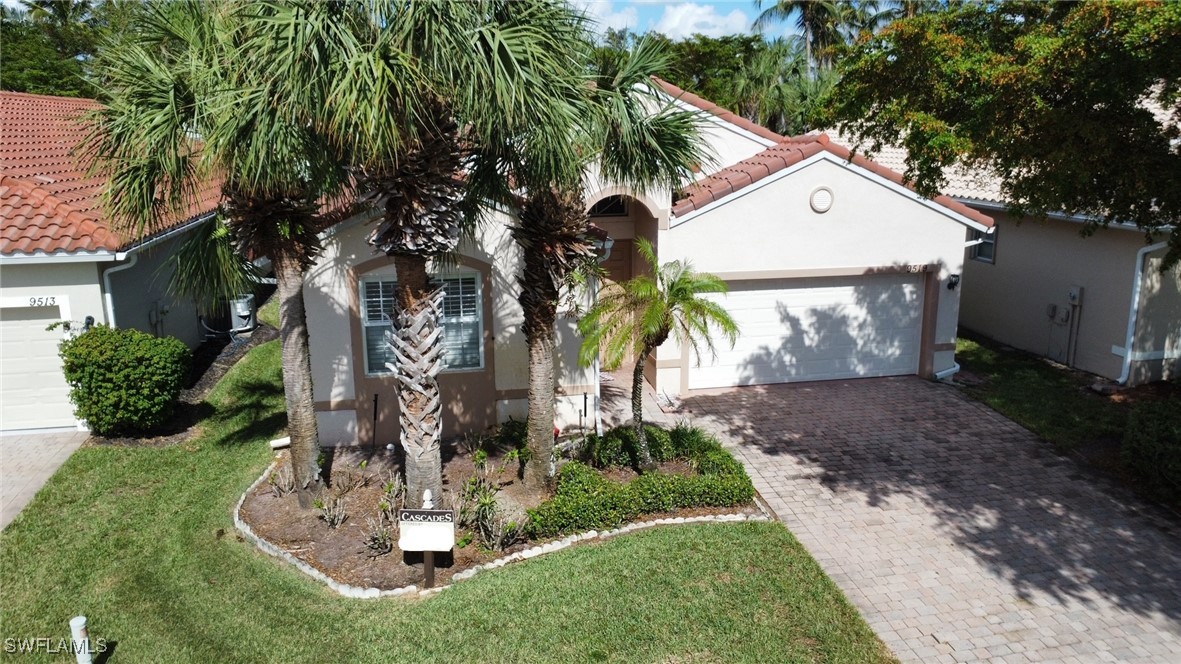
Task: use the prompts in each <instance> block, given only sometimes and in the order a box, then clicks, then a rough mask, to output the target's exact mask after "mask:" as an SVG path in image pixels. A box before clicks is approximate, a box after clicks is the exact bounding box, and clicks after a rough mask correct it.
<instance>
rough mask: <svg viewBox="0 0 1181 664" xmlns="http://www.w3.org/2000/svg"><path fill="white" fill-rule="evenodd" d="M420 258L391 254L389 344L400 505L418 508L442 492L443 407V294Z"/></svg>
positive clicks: (423, 258)
mask: <svg viewBox="0 0 1181 664" xmlns="http://www.w3.org/2000/svg"><path fill="white" fill-rule="evenodd" d="M426 264H427V259H426V257H424V256H414V255H407V254H395V255H394V269H395V270H397V275H398V286H397V289H396V292H395V300H396V303H397V310H396V312H395V314H396V321H395V329H394V333H393V335H391V338H390V342H391V345H392V347H393V351H394V356H395V359H394V362H393V364H392V368H393V370H394V376H395V378H397V380H398V409H399V414H398V424H399V426H400V428H401V441H402V449H404V450H405V451H406V496H407V497H406V501H407V504H408V505H409V506H410V507H421V506H422V497H423V492H424V491H426V490H428V489H429V490H430V492H431V495H432V496H434V498H435V499H436V500H437V499H438V498H439V497H440V496H441V495H442V493H443V462H442V458H441V456H440V450H439V447H440V439H441V437H442V426H443V405H442V403H443V402H442V398H441V396H440V394H439V382H438V380H437V377H438V375H439V372H440V371H442V369H443V343H442V333H443V331H442V329H441V328H440V327H439V314H440V310H441V309H442V306H443V290H442V289H441V288H439V287H438V286H437V285H436V284H433V283H432V282H431V280H430V276H429V275H428V274H427V271H426Z"/></svg>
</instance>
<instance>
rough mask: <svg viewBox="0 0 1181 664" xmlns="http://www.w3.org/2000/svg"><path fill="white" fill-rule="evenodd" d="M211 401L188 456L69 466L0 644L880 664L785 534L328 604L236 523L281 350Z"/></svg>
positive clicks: (30, 548) (149, 452) (107, 458)
mask: <svg viewBox="0 0 1181 664" xmlns="http://www.w3.org/2000/svg"><path fill="white" fill-rule="evenodd" d="M209 401H210V403H211V404H212V405H213V407H214V414H213V415H212V416H211V417H210V418H209V419H208V420H206V421H205V423H204V426H203V433H202V435H201V436H200V437H198V438H196V439H194V440H193V441H192V442H190V443H189V444H186V445H183V446H178V447H171V448H164V449H149V448H143V449H140V448H115V447H94V448H84V449H81V450H79V451H78V452H77V453H76V454H75V455H74V456H73V457H72V458H71V459H70V460H69V461H68V462H67V463H66V464H65V465H64V466H63V467H62V469H61V470H60V471H59V472H58V473H57V475H55V476H54V477H53V479H51V480H50V482H49V483H48V484H47V486H46V487H45V489H44V490H43V491H41V493H39V494H38V495H37V497H36V498H35V499H34V500H33V502H32V504H30V505H29V506H28V508H26V510H25V512H24V513H23V514H22V515H21V516H20V517H18V518H17V520H16V521H14V522H13V523H12V524H11V525H10V526H9V527H8V528H7V529H6V530H5V531H4V532H3V534H0V589H2V591H0V592H2V595H3V600H2V602H0V642H2V641H3V639H6V638H22V637H23V638H32V637H39V636H45V637H54V638H58V637H61V636H62V635H67V634H68V627H67V621H68V620H69V618H70V617H71V616H74V615H77V614H86V615H87V616H88V617H89V618H90V623H91V636H92V638H95V639H98V638H101V639H105V640H107V641H108V643H113V644H114V649H113V656H112V657H111V659H110V661H113V662H120V661H122V662H369V661H415V662H426V661H432V662H433V661H438V662H444V661H445V662H456V661H458V662H465V661H466V662H583V661H606V662H630V661H637V662H825V661H827V662H886V661H893V660H892V658H891V656H890V655H889V653H888V652H887V651H886V649H885V648H884V646H882V644H881V643H880V642H879V641H878V640H877V639H876V637H875V636H874V635H873V633H872V632H871V631H870V629H869V628H868V627H867V626H866V624H865V623H864V621H863V620H862V619H861V618H860V616H859V615H858V614H857V613H856V610H855V609H854V608H852V606H851V605H850V604H849V603H848V602H847V601H846V600H845V599H844V598H843V597H842V596H841V594H840V592H839V591H838V590H837V588H836V587H835V586H834V585H833V584H832V582H831V581H830V580H829V579H828V578H827V577H826V576H824V574H823V572H822V571H821V570H820V568H819V567H818V566H817V564H816V563H815V561H813V560H812V558H811V557H810V556H809V555H808V554H807V552H806V551H804V549H803V548H802V547H801V546H800V544H799V543H798V542H797V541H796V540H795V538H793V537H792V536H791V534H790V533H789V532H788V531H787V530H786V529H785V528H783V527H782V526H781V525H779V524H765V523H744V524H727V525H716V526H714V525H710V526H680V527H669V528H661V529H655V530H651V531H646V532H641V533H637V534H633V535H628V536H625V537H621V538H618V539H613V540H608V541H606V542H602V543H596V544H589V545H584V546H577V547H573V548H571V549H568V550H566V551H563V552H559V553H557V554H552V555H549V556H544V557H542V558H539V559H535V560H531V561H528V562H525V563H521V564H515V565H510V566H508V567H506V568H504V569H500V570H496V571H493V572H486V573H483V574H480V575H478V576H477V577H475V578H474V579H472V580H469V581H466V582H462V583H460V584H458V585H456V586H455V587H454V588H452V589H450V590H448V591H446V592H444V593H442V594H441V595H438V596H435V597H432V598H430V599H425V600H422V599H412V600H404V599H399V598H392V599H388V600H371V601H358V600H347V599H344V598H341V597H338V596H336V595H334V594H332V593H330V592H329V591H328V590H327V589H326V588H324V587H322V586H320V585H319V584H317V583H315V582H313V581H312V580H310V579H308V578H307V577H305V576H304V575H303V574H301V573H300V572H298V571H296V570H294V569H292V568H291V567H289V566H285V565H283V564H281V563H279V562H278V561H276V560H274V559H273V558H270V557H268V556H266V555H264V554H262V553H260V552H258V551H257V550H256V549H255V548H253V547H252V546H250V545H249V544H247V543H245V542H241V541H239V540H238V539H237V537H236V531H235V530H234V529H233V525H232V523H231V516H230V515H231V509H232V507H233V505H234V503H235V502H236V500H237V498H238V496H239V495H240V494H241V492H242V491H243V490H245V488H246V487H247V486H248V485H249V484H250V482H252V481H253V480H254V478H255V477H257V476H258V474H259V473H260V472H262V469H263V468H264V467H265V466H266V464H267V463H268V461H269V458H270V454H269V451H268V448H267V446H266V444H265V441H266V440H267V439H269V438H270V437H272V436H273V435H275V434H276V433H278V432H279V431H280V430H281V429H282V427H283V425H284V422H285V417H284V416H283V412H282V408H283V397H282V390H281V389H280V375H279V347H278V343H277V342H273V343H270V344H266V345H263V346H260V347H258V348H257V349H255V350H253V351H251V353H250V354H249V355H247V356H246V357H245V358H244V359H243V360H242V362H241V363H240V364H239V365H238V366H236V367H235V368H234V369H233V370H232V371H231V372H230V373H229V374H227V376H226V378H225V379H224V380H223V381H222V382H221V384H219V385H218V387H217V388H216V389H215V390H214V392H213V394H211V395H210V399H209ZM42 657H46V656H44V655H43V656H42ZM63 659H64V658H63V657H62V656H60V655H58V656H57V657H56V659H55V661H62V660H63ZM21 661H38V658H35V657H27V656H21Z"/></svg>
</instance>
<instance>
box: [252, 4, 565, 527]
mask: <svg viewBox="0 0 1181 664" xmlns="http://www.w3.org/2000/svg"><path fill="white" fill-rule="evenodd" d="M272 4H273V5H274V6H275V7H276V20H275V21H274V22H273V25H274V26H275V27H274V29H275V30H277V31H278V32H279V33H281V34H282V35H285V37H284V38H282V39H278V40H277V41H278V42H280V43H281V42H282V41H284V40H287V41H293V42H297V43H298V40H300V39H301V38H303V37H302V35H305V34H307V33H308V32H309V31H311V32H317V31H321V30H322V31H324V32H325V33H326V34H328V33H331V31H332V30H334V29H335V27H336V25H337V23H336V22H334V21H332V20H324V19H323V18H321V17H327V18H328V19H330V18H331V16H330V12H331V9H328V8H325V6H323V5H321V4H320V3H316V2H289V3H272ZM366 7H367V13H366V15H365V16H364V17H363V20H362V21H361V22H359V23H354V24H353V26H352V27H351V28H349V29H350V30H352V31H354V32H355V33H356V34H358V35H361V37H360V38H361V40H362V41H363V43H364V46H363V47H362V48H360V49H358V50H355V51H354V50H348V49H341V50H333V49H331V48H329V49H328V50H326V51H319V52H318V51H315V50H311V51H308V50H307V49H305V50H304V51H302V52H306V53H307V55H306V56H303V55H300V53H301V51H293V52H287V51H283V52H278V53H275V54H274V58H275V59H276V62H274V63H273V64H272V65H271V67H272V68H273V69H274V70H275V71H276V72H277V76H278V77H279V78H281V79H283V80H288V81H293V82H297V81H301V80H304V77H303V75H302V74H301V72H303V71H305V70H310V71H318V70H319V69H320V68H323V67H324V64H323V63H326V62H327V63H338V64H330V65H328V66H327V69H328V70H329V71H330V72H335V71H337V70H340V71H342V72H355V73H356V75H355V76H354V77H353V78H349V77H347V76H345V77H336V80H335V82H334V83H333V84H332V85H331V86H330V90H329V91H328V94H327V96H324V97H321V96H318V95H320V94H321V91H319V90H317V89H315V88H312V89H311V93H310V94H309V91H308V89H306V88H304V87H300V86H293V87H291V88H289V89H285V90H284V91H283V94H282V96H283V97H284V98H286V99H289V100H291V102H292V103H293V104H294V105H295V106H297V107H299V108H302V109H306V110H307V112H308V113H309V114H311V115H312V116H313V117H315V122H316V123H317V124H319V125H320V126H323V127H325V129H326V131H329V132H330V133H331V134H332V135H333V136H335V137H337V139H338V140H339V141H340V142H341V144H342V147H343V149H344V151H345V152H346V153H347V154H348V157H349V159H350V160H351V161H352V163H353V164H354V165H355V166H356V167H357V173H358V186H359V187H360V188H361V190H362V191H364V192H366V193H365V195H364V198H365V199H366V200H368V201H370V202H372V203H373V204H376V205H377V206H378V207H379V209H380V210H381V211H382V218H381V220H380V221H379V222H378V224H377V225H376V227H375V229H374V230H373V232H372V233H371V235H370V242H371V243H372V244H373V245H374V246H375V247H377V248H378V249H380V250H382V251H384V252H385V253H386V254H387V255H389V256H391V257H392V258H393V261H394V265H395V270H396V273H397V284H398V285H397V288H396V290H395V311H394V316H393V318H394V326H393V329H392V330H391V334H390V335H388V336H387V338H388V339H389V341H390V344H391V346H392V349H393V351H394V355H395V357H396V358H397V361H396V362H395V363H394V364H393V365H392V366H393V369H394V376H395V378H396V379H397V381H398V403H399V411H400V412H399V425H400V427H401V443H402V445H403V447H404V449H405V451H406V480H407V489H408V494H409V496H410V500H411V504H416V503H417V502H418V501H421V498H422V495H423V491H424V490H426V489H430V490H431V491H432V493H434V494H435V495H439V493H440V491H441V489H442V463H441V457H440V442H441V441H440V438H441V432H442V419H443V408H442V397H441V395H440V392H439V386H438V382H437V380H436V376H437V375H438V373H439V372H440V371H441V370H442V368H443V362H444V356H443V353H444V349H443V346H442V335H441V334H440V333H439V317H440V306H441V297H442V291H441V289H440V285H439V284H438V283H437V282H436V281H435V280H433V279H432V278H431V275H430V269H431V267H432V264H438V263H439V262H442V261H446V260H447V259H448V257H450V256H451V255H453V254H454V252H455V250H456V248H457V245H458V243H459V240H460V238H461V236H462V235H463V234H464V233H467V232H470V231H471V230H472V227H473V225H474V224H476V223H477V222H478V221H479V219H480V216H481V210H482V209H485V208H486V207H487V205H488V204H489V203H496V202H503V201H505V200H509V199H510V197H511V195H512V190H513V188H515V187H517V186H519V183H520V181H524V180H525V179H529V180H530V181H534V176H532V175H531V173H532V172H534V171H542V170H544V171H545V172H547V173H549V174H550V175H551V177H555V178H557V179H562V178H572V177H574V176H573V175H572V174H567V175H562V176H561V177H560V178H559V177H558V175H555V174H561V173H562V172H570V168H569V167H568V166H566V165H567V164H570V163H572V162H573V161H574V160H575V158H574V157H573V156H571V155H570V154H568V153H570V152H572V151H573V146H571V145H570V143H569V141H559V140H557V138H556V137H558V136H567V137H568V136H569V135H571V133H572V129H571V119H572V117H573V115H572V113H571V111H570V109H569V107H568V105H567V103H566V102H567V101H568V100H570V99H573V98H576V97H578V96H580V95H582V94H584V93H583V92H582V88H583V86H582V82H583V78H582V77H581V75H580V66H581V62H580V61H579V59H578V57H577V54H578V51H577V48H578V47H577V46H576V45H577V44H580V43H582V42H583V41H585V36H584V27H583V23H582V19H581V17H580V16H579V15H578V14H577V13H575V12H574V11H572V10H571V9H570V8H569V7H567V6H566V5H564V4H561V3H554V2H548V1H544V0H513V1H512V2H509V1H508V0H477V1H474V2H464V3H440V2H428V3H405V2H395V1H392V0H388V1H377V2H372V3H370V4H368V5H367V6H366ZM309 17H310V18H309ZM309 21H311V22H313V23H315V24H316V26H317V27H315V28H312V29H309V27H308V26H307V25H306V24H307V22H309ZM292 56H295V57H292ZM403 69H405V70H408V71H410V72H411V73H413V74H414V76H415V78H412V79H407V80H404V79H403V78H402V77H400V76H399V75H398V72H399V71H400V70H403ZM366 71H374V72H378V73H377V74H374V75H362V74H364V72H366ZM287 72H289V73H287ZM525 134H529V135H530V136H536V137H545V138H546V140H545V141H528V142H524V143H523V142H522V141H521V137H522V136H523V135H525ZM510 146H511V149H510ZM543 150H544V154H543V153H542V151H543ZM510 173H511V174H512V175H513V177H514V178H516V180H515V181H514V180H511V179H510V177H509V174H510ZM514 182H515V184H514ZM551 398H552V395H551Z"/></svg>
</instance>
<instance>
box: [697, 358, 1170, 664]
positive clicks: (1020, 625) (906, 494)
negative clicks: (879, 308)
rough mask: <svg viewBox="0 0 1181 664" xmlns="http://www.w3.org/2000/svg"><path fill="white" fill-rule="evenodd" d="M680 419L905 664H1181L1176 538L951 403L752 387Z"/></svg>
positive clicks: (875, 389)
mask: <svg viewBox="0 0 1181 664" xmlns="http://www.w3.org/2000/svg"><path fill="white" fill-rule="evenodd" d="M682 410H683V411H687V412H686V413H685V414H690V413H691V414H690V415H689V416H690V418H691V419H692V420H693V421H694V422H696V423H697V424H700V425H703V426H706V427H707V428H711V429H712V430H714V431H715V432H716V433H718V434H720V435H721V436H722V437H723V438H724V439H726V440H727V442H728V443H729V444H731V445H732V449H734V451H735V452H736V453H737V455H738V456H739V457H740V458H741V459H742V460H743V461H744V462H745V464H746V467H747V470H748V471H749V472H750V474H751V477H752V479H753V480H754V483H755V486H756V488H758V490H759V492H760V493H761V494H762V495H763V496H764V498H766V500H767V501H768V503H769V504H770V506H771V508H772V509H774V510H775V512H776V513H777V514H778V515H779V517H780V518H781V519H782V520H783V522H784V523H785V524H787V526H788V527H789V528H790V529H791V530H792V531H793V532H794V533H795V534H796V536H797V537H799V539H800V540H801V541H802V542H803V543H804V545H805V546H807V547H808V549H809V550H810V551H811V552H812V554H813V555H814V556H815V557H816V559H817V560H818V561H819V562H820V564H821V565H822V566H823V567H824V569H825V570H826V571H827V572H828V573H829V575H830V576H832V578H833V579H834V580H835V581H836V582H837V583H838V584H839V585H840V586H841V588H842V589H844V591H845V593H846V594H847V595H848V597H849V598H850V599H851V600H852V601H853V602H854V603H855V604H856V605H857V607H858V608H859V609H860V610H861V611H862V613H863V614H864V615H865V617H866V620H868V621H869V623H870V624H871V625H872V626H873V627H874V629H876V630H877V632H878V634H879V635H880V636H881V637H882V639H883V640H884V641H885V642H886V643H887V644H888V645H889V646H890V647H891V648H892V649H893V650H894V652H895V654H896V655H898V657H899V658H900V659H902V660H903V661H914V662H940V661H946V662H962V661H994V662H1001V661H1004V662H1024V661H1035V662H1043V661H1045V662H1048V661H1055V662H1099V661H1120V662H1181V525H1179V524H1178V523H1177V522H1176V520H1175V519H1173V518H1172V517H1171V515H1168V514H1166V513H1164V512H1163V511H1158V510H1157V509H1156V508H1152V507H1148V506H1145V505H1143V504H1141V503H1139V502H1138V501H1136V500H1135V498H1134V497H1132V496H1129V495H1128V494H1126V493H1124V492H1123V491H1122V490H1120V489H1118V488H1116V487H1113V486H1109V485H1107V484H1105V482H1104V481H1102V480H1100V479H1097V478H1094V477H1091V476H1087V475H1084V474H1083V472H1082V471H1080V470H1079V468H1078V467H1077V466H1076V465H1075V464H1074V463H1073V462H1072V461H1070V460H1069V459H1064V458H1061V457H1058V456H1056V455H1055V454H1054V453H1053V452H1052V450H1051V449H1050V448H1049V445H1048V444H1046V443H1042V442H1040V441H1038V440H1037V438H1036V437H1035V436H1034V435H1033V434H1031V433H1030V432H1029V431H1027V430H1025V429H1023V428H1021V427H1020V426H1018V425H1016V424H1014V423H1013V422H1012V421H1010V420H1008V419H1006V418H1004V417H1002V416H1001V415H999V414H997V413H996V412H995V411H992V410H990V409H989V408H987V407H985V406H983V405H980V404H977V403H975V402H973V401H971V400H969V399H968V398H967V397H964V396H962V395H961V394H959V393H958V392H957V391H956V390H955V388H952V387H948V386H945V385H938V384H935V383H930V382H927V381H924V380H921V379H918V378H915V377H909V378H885V379H863V380H855V381H838V382H827V383H811V384H799V385H778V386H769V387H744V388H737V389H733V390H728V391H725V392H719V393H715V394H711V395H702V396H693V397H690V398H688V399H686V400H685V401H684V403H683V406H682Z"/></svg>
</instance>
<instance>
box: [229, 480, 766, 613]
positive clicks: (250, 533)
mask: <svg viewBox="0 0 1181 664" xmlns="http://www.w3.org/2000/svg"><path fill="white" fill-rule="evenodd" d="M278 464H279V462H278V460H276V461H272V462H271V465H269V466H267V469H266V470H264V471H263V473H262V475H259V477H258V479H256V480H254V483H253V484H251V485H250V487H249V488H247V489H246V491H245V493H243V494H242V497H241V498H239V499H238V504H237V506H235V507H234V527H235V528H237V529H238V531H239V532H241V533H242V535H243V536H245V537H246V539H248V540H250V541H251V542H253V543H254V545H255V546H257V547H258V548H259V549H261V550H262V551H263V552H265V553H267V554H269V555H272V556H274V557H276V558H278V559H280V560H283V561H286V562H288V563H290V564H291V565H293V566H294V567H295V568H296V569H298V570H299V571H301V572H303V573H304V574H307V575H308V576H310V577H312V578H313V579H315V580H317V581H319V582H321V583H323V584H324V585H326V586H328V587H329V588H330V589H332V590H333V591H334V592H336V593H337V594H338V595H341V596H343V597H350V598H353V599H377V598H379V597H398V596H403V597H404V596H408V595H413V594H418V595H419V596H420V597H425V596H428V595H433V594H435V593H438V592H442V591H444V590H446V589H447V588H450V587H451V586H452V585H454V584H455V582H457V581H464V580H466V579H470V578H472V577H473V576H475V575H476V574H479V573H480V572H482V571H484V570H490V569H497V568H499V567H504V566H505V565H507V564H509V563H513V562H517V561H520V560H528V559H530V558H536V557H538V556H540V555H544V554H547V553H553V552H554V551H561V550H562V549H565V548H567V547H569V546H570V545H572V544H575V543H577V542H585V541H588V540H594V539H599V540H605V539H609V538H612V537H615V536H617V535H624V534H627V533H630V532H634V531H637V530H644V529H647V528H654V527H656V526H668V525H680V524H686V523H733V522H737V521H771V520H772V519H771V517H770V516H768V515H767V513H766V510H765V508H763V506H762V505H760V504H759V503H758V502H756V506H757V507H758V508H759V511H760V512H762V513H761V514H743V513H736V514H710V515H706V516H689V517H684V516H679V517H674V518H667V519H652V520H650V521H636V522H634V523H628V524H624V525H622V526H620V527H618V528H614V529H612V530H604V531H602V532H599V531H597V530H590V531H587V532H585V533H579V534H576V535H568V536H567V537H565V538H563V539H560V540H553V541H550V542H545V543H543V544H539V545H537V546H535V547H533V548H531V549H525V550H523V551H518V552H516V553H513V554H510V555H507V556H505V557H503V558H497V559H496V560H493V561H492V562H490V563H484V564H483V565H476V566H475V567H469V568H468V569H465V570H463V571H462V572H457V573H456V574H455V575H453V576H452V577H451V583H449V584H446V585H442V586H436V587H434V588H426V589H422V590H420V589H419V588H418V586H414V585H411V586H406V587H404V588H394V589H393V590H382V589H380V588H360V587H357V586H350V585H349V584H347V583H340V582H339V581H335V580H333V579H332V578H331V577H329V576H328V575H327V574H325V573H323V572H321V571H320V570H318V569H316V568H315V567H312V566H311V565H309V564H307V563H305V562H304V561H302V560H300V559H299V558H296V557H295V556H293V555H292V554H290V553H288V552H287V551H285V550H283V549H282V548H281V547H279V546H276V545H274V544H272V543H270V542H268V541H267V540H265V539H263V538H262V537H260V536H259V535H258V534H256V533H255V532H254V530H253V529H251V527H250V526H249V525H247V523H246V522H245V521H243V520H242V505H244V504H245V503H246V497H247V496H249V495H250V494H251V493H252V492H253V491H254V490H255V489H257V488H258V486H259V485H260V484H262V483H263V482H265V481H266V480H267V478H268V477H270V476H271V473H272V472H274V470H275V468H276V467H277V466H278ZM760 502H761V501H760Z"/></svg>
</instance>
